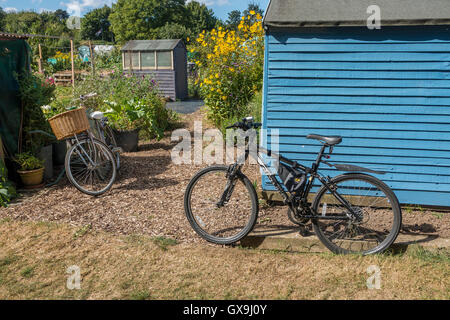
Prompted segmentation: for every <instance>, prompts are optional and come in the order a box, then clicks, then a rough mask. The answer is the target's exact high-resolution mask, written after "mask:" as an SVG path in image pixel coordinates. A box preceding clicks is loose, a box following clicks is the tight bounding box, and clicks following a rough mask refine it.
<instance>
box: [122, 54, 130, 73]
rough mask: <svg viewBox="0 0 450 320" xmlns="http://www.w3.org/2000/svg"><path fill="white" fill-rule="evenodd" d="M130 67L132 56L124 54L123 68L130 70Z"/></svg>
mask: <svg viewBox="0 0 450 320" xmlns="http://www.w3.org/2000/svg"><path fill="white" fill-rule="evenodd" d="M129 67H130V54H129V53H128V52H124V54H123V68H124V69H128V68H129Z"/></svg>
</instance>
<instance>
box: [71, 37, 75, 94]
mask: <svg viewBox="0 0 450 320" xmlns="http://www.w3.org/2000/svg"><path fill="white" fill-rule="evenodd" d="M70 59H71V60H72V87H73V88H75V60H74V58H73V39H70Z"/></svg>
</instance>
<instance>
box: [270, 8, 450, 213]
mask: <svg viewBox="0 0 450 320" xmlns="http://www.w3.org/2000/svg"><path fill="white" fill-rule="evenodd" d="M321 1H322V2H323V0H321ZM321 1H318V2H321ZM274 2H283V1H280V0H279V1H274V0H272V1H271V4H270V5H269V10H268V13H267V14H266V20H265V26H266V59H265V60H266V61H265V77H264V99H263V101H264V102H263V125H264V128H268V129H273V128H275V129H279V130H280V152H281V154H283V155H284V156H287V157H288V158H291V159H295V160H298V161H299V162H301V163H304V164H308V165H309V164H310V163H311V162H312V160H313V159H315V157H316V154H317V152H318V150H319V145H318V144H317V141H314V140H307V139H306V135H307V134H309V133H317V134H322V135H341V136H343V142H342V143H341V144H340V145H338V146H337V147H336V148H335V151H334V153H333V155H332V157H331V159H330V161H331V162H334V163H353V164H356V165H360V166H363V167H367V168H371V169H377V170H383V171H387V172H388V173H387V174H386V175H380V176H378V177H379V178H380V179H382V180H383V181H384V182H386V183H387V184H388V185H389V186H390V187H391V188H392V189H394V191H395V193H396V194H397V197H398V198H399V200H400V202H401V203H410V204H425V205H439V206H450V27H449V26H448V25H446V24H447V22H445V23H444V22H443V20H440V21H439V20H438V19H435V20H434V22H433V23H426V21H424V20H421V21H417V22H416V23H414V21H413V20H409V21H408V23H403V24H402V23H399V24H400V25H399V26H397V25H396V26H392V25H389V26H386V25H384V26H382V29H381V30H369V29H367V28H366V27H365V26H364V24H363V23H365V21H364V22H361V26H352V27H336V26H332V25H330V26H327V25H326V23H325V25H324V22H323V21H322V22H321V27H311V26H309V27H304V26H296V25H294V26H292V25H291V26H290V27H289V28H286V27H282V28H280V27H278V26H276V23H277V22H278V23H280V22H279V21H276V20H277V19H275V18H274V15H273V13H272V16H270V14H271V6H273V7H277V6H276V4H275V5H274V4H273V3H274ZM288 2H295V3H297V4H298V5H299V6H300V8H299V10H301V9H302V7H301V6H302V5H303V6H308V5H310V4H311V3H317V2H315V1H314V2H312V1H298V2H297V1H288ZM394 2H395V1H394ZM432 2H433V1H432ZM437 2H439V3H441V2H442V1H441V0H438V1H437ZM447 5H448V3H447ZM449 7H450V6H449ZM449 7H446V8H444V9H443V10H444V11H445V10H447V11H448V10H449ZM438 9H439V8H436V10H437V11H439V10H438ZM277 10H278V11H279V8H277ZM291 10H292V9H291ZM382 10H383V7H382ZM391 11H392V10H391ZM272 12H273V11H272ZM382 12H383V11H382ZM277 14H278V12H277ZM415 14H416V15H417V14H418V13H415ZM394 15H395V13H394ZM280 16H282V12H280ZM294 16H295V15H294ZM268 17H269V18H274V19H272V21H270V19H267V18H268ZM448 17H450V15H449V16H448ZM336 18H337V19H339V17H336ZM405 19H406V18H405ZM268 20H269V21H268ZM396 21H397V22H398V21H400V20H396ZM405 21H406V20H405ZM272 22H273V23H272ZM310 22H311V25H313V22H312V21H310ZM400 22H401V21H400ZM440 22H441V23H440ZM330 23H333V22H332V21H331V22H330ZM334 23H335V22H334ZM281 24H284V25H287V24H288V22H286V21H282V23H281ZM415 24H416V25H415ZM423 24H431V25H423ZM301 25H308V21H303V22H302V23H301ZM269 142H270V141H269ZM269 145H270V144H269ZM321 172H322V173H324V174H327V175H330V176H335V175H337V174H340V172H338V171H336V170H333V169H331V168H329V167H327V166H322V170H321ZM263 187H264V189H266V190H273V188H272V186H271V185H270V182H269V181H268V179H266V178H263Z"/></svg>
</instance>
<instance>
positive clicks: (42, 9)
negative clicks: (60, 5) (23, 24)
mask: <svg viewBox="0 0 450 320" xmlns="http://www.w3.org/2000/svg"><path fill="white" fill-rule="evenodd" d="M38 12H39V13H42V12H55V10H51V9H45V8H39V10H38Z"/></svg>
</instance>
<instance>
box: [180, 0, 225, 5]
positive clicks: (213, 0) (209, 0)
mask: <svg viewBox="0 0 450 320" xmlns="http://www.w3.org/2000/svg"><path fill="white" fill-rule="evenodd" d="M191 1H193V0H188V1H187V2H191ZM195 1H197V2H200V3H204V4H206V5H207V6H208V7H210V6H214V5H217V6H225V5H228V4H230V0H195Z"/></svg>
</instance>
